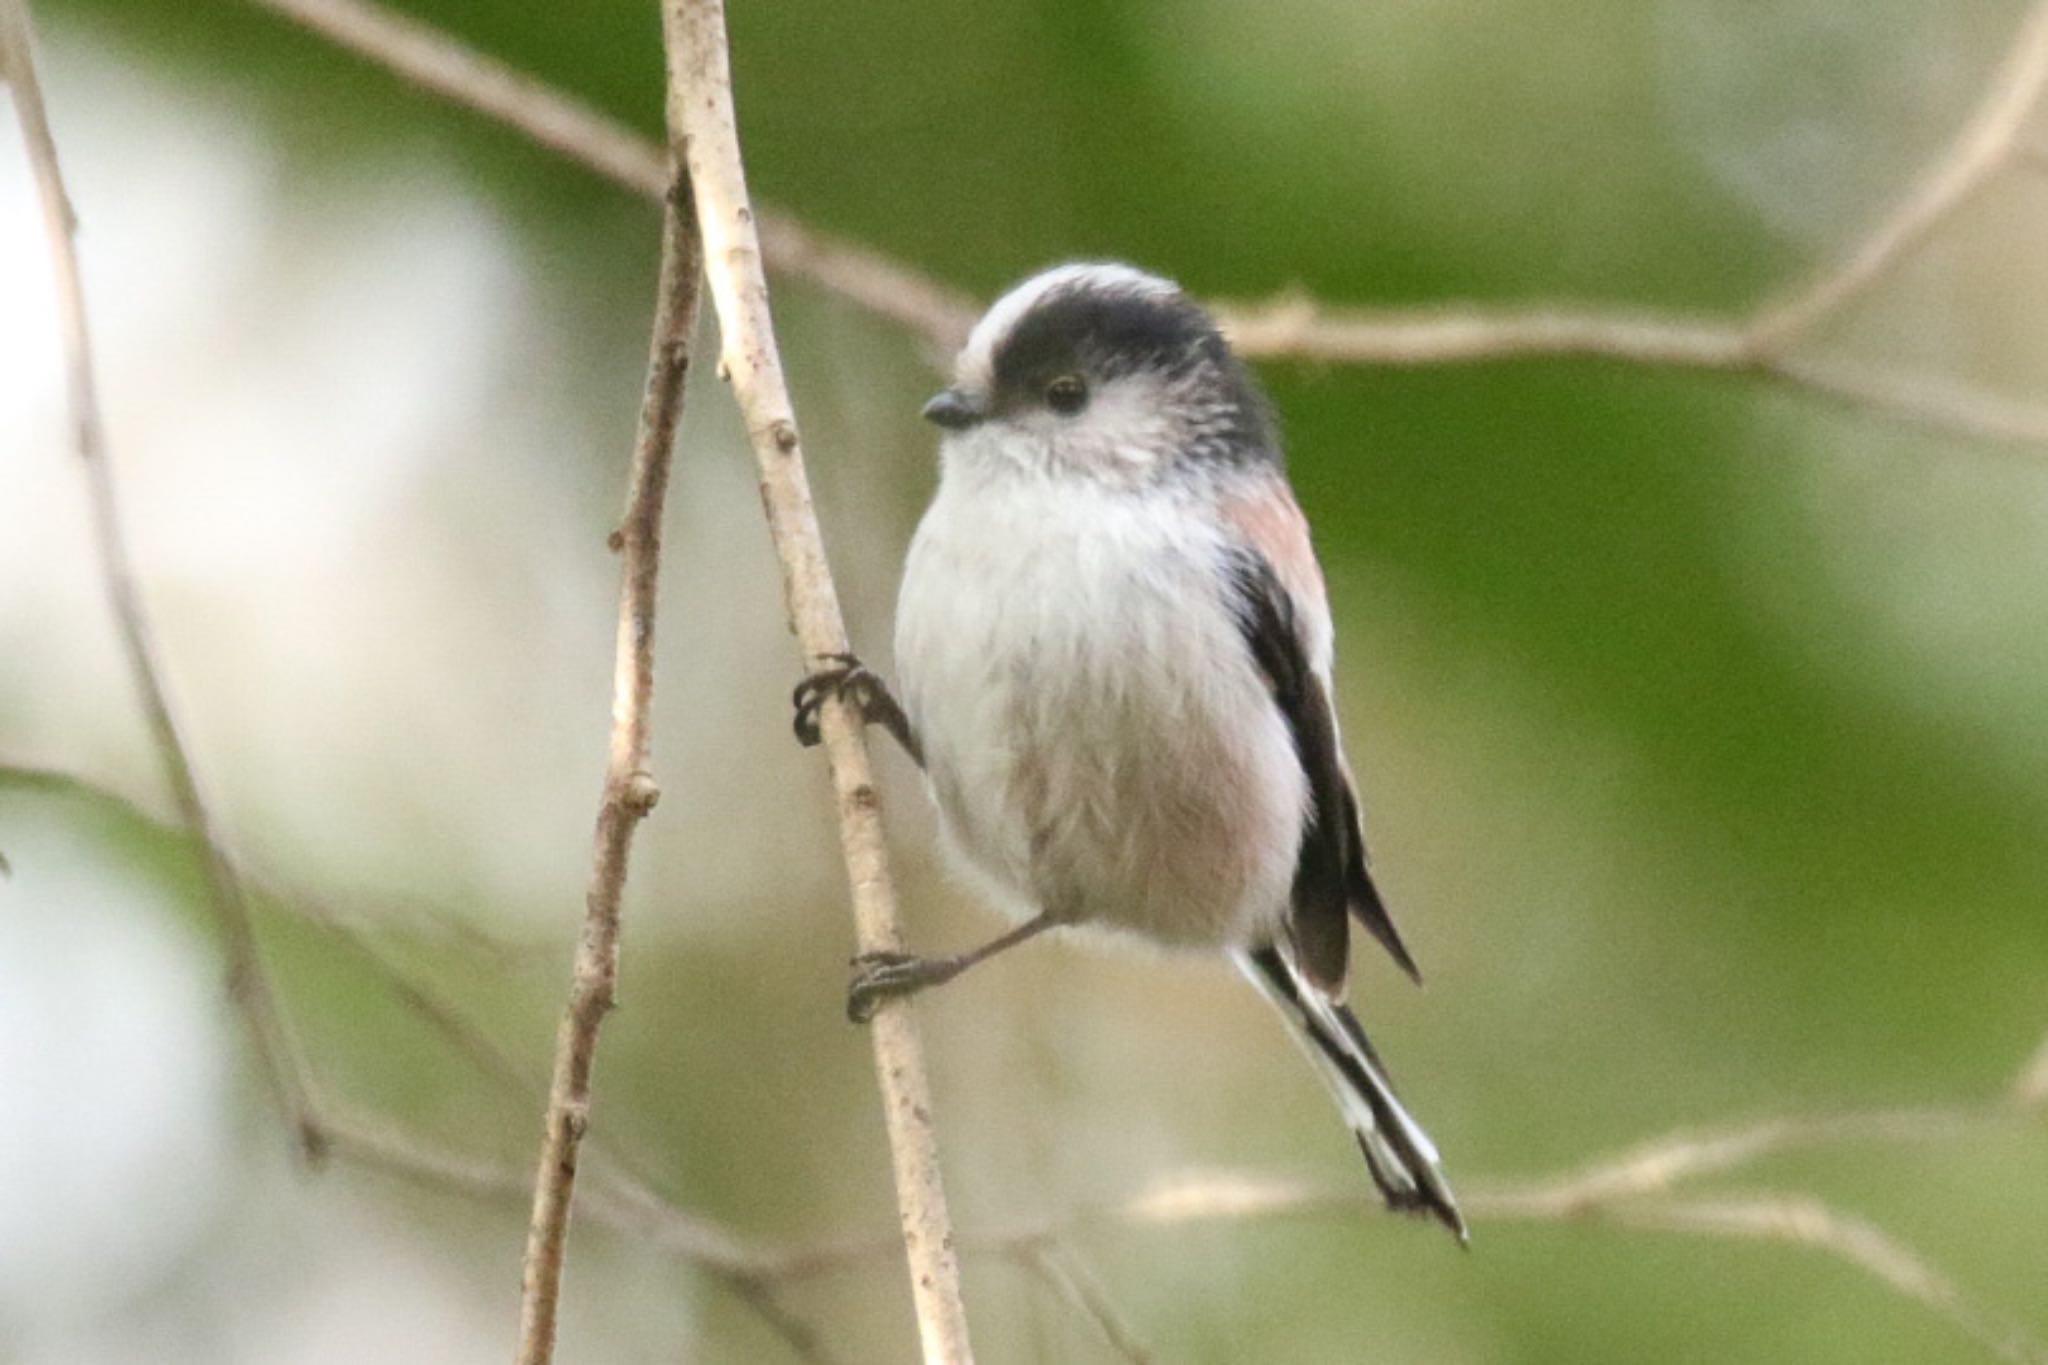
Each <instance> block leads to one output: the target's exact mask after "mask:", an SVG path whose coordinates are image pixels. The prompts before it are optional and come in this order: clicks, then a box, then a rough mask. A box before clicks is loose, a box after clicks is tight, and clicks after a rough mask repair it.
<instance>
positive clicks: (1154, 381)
mask: <svg viewBox="0 0 2048 1365" xmlns="http://www.w3.org/2000/svg"><path fill="white" fill-rule="evenodd" d="M924 415H925V417H926V418H927V419H928V420H930V421H932V422H933V423H935V424H937V425H938V426H940V427H942V428H944V429H945V431H946V436H945V438H944V441H943V442H942V448H943V453H944V456H945V459H946V461H947V463H948V465H949V467H950V466H971V467H975V468H977V469H979V470H983V471H986V472H991V473H994V472H998V471H1021V472H1031V473H1038V474H1043V475H1049V476H1054V477H1061V476H1079V477H1086V478H1092V479H1097V480H1102V481H1105V482H1109V483H1113V484H1120V485H1143V484H1147V483H1150V482H1153V481H1155V480H1157V479H1159V478H1162V477H1167V476H1169V475H1170V474H1171V472H1172V471H1175V470H1184V469H1187V468H1189V467H1232V468H1238V467H1243V466H1245V465H1247V464H1257V463H1262V462H1263V463H1271V462H1273V461H1276V460H1277V459H1278V444H1277V442H1276V440H1275V437H1274V431H1273V422H1272V418H1271V416H1270V411H1269V409H1268V407H1267V404H1266V400H1265V396H1264V395H1263V394H1262V393H1261V392H1260V391H1259V388H1258V385H1257V382H1256V381H1255V380H1253V378H1252V377H1251V375H1250V373H1249V372H1248V371H1247V370H1246V369H1245V368H1244V366H1243V365H1242V364H1241V363H1239V361H1238V360H1237V358H1236V357H1235V356H1234V355H1233V354H1232V353H1231V350H1230V347H1229V345H1228V343H1226V342H1225V341H1224V339H1223V337H1222V334H1221V333H1219V332H1218V331H1217V329H1216V324H1215V322H1214V321H1213V320H1211V318H1210V317H1209V315H1208V314H1207V313H1206V312H1204V311H1203V310H1202V308H1201V306H1200V305H1198V304H1197V303H1195V302H1194V300H1192V299H1190V298H1189V297H1188V296H1187V295H1186V294H1185V293H1183V292H1182V290H1181V288H1180V286H1179V285H1177V284H1175V283H1173V281H1171V280H1166V279H1161V278H1160V277H1159V276H1156V275H1148V274H1146V273H1145V272H1143V271H1141V270H1138V269H1135V268H1134V267H1131V266H1128V265H1119V264H1111V263H1075V264H1068V265H1061V266H1056V267H1054V268H1052V269H1050V270H1046V271H1043V272H1041V273H1040V274H1037V275H1034V276H1032V277H1031V278H1030V279H1028V280H1025V281H1024V282H1023V283H1022V284H1019V285H1017V286H1016V287H1015V288H1013V289H1011V290H1010V291H1009V292H1008V293H1006V294H1004V295H1003V296H1002V298H1000V299H998V300H997V301H996V303H995V305H994V306H993V307H991V308H990V309H989V310H988V312H987V314H986V315H984V316H983V317H982V319H981V321H980V322H978V323H977V324H976V325H975V328H974V331H973V332H972V333H971V334H970V335H969V337H968V339H967V344H966V346H965V347H963V348H962V350H961V352H960V356H959V359H958V361H957V362H956V363H955V366H954V372H953V382H952V384H951V385H950V386H949V387H947V388H946V389H944V390H942V391H941V392H940V393H939V394H938V395H937V396H936V397H934V398H933V399H932V400H931V402H929V403H928V404H926V405H925V409H924Z"/></svg>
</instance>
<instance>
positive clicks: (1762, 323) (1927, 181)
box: [1749, 4, 2048, 350]
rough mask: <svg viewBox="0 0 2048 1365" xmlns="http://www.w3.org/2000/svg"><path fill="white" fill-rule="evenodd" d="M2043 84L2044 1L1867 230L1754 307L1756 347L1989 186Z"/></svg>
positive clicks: (1920, 238) (1796, 331)
mask: <svg viewBox="0 0 2048 1365" xmlns="http://www.w3.org/2000/svg"><path fill="white" fill-rule="evenodd" d="M2044 87H2048V4H2036V5H2035V6H2034V7H2033V8H2032V9H2031V10H2030V11H2028V13H2027V16H2026V18H2025V19H2023V20H2021V22H2020V25H2019V28H2018V29H2017V30H2016V31H2015V33H2014V34H2013V38H2012V42H2011V44H2010V46H2009V47H2008V48H2007V50H2006V55H2005V57H2004V59H2003V60H2002V61H2001V62H2000V64H1999V68H1998V70H1997V71H1996V72H1995V73H1994V74H1993V76H1992V78H1991V82H1990V86H1989V89H1988V91H1987V93H1986V94H1985V96H1984V98H1983V99H1982V100H1981V101H1980V102H1979V103H1978V106H1977V109H1976V112H1975V113H1974V114H1972V115H1971V117H1970V119H1969V121H1968V122H1967V123H1965V124H1964V125H1963V128H1962V130H1961V131H1960V132H1959V133H1957V135H1956V137H1955V139H1954V140H1953V141H1952V142H1951V143H1950V144H1949V147H1948V150H1947V151H1946V152H1944V153H1943V154H1942V155H1941V156H1940V157H1939V158H1937V159H1936V161H1935V162H1934V164H1933V165H1932V166H1930V167H1928V169H1927V170H1926V172H1925V173H1924V174H1923V175H1922V176H1921V177H1920V180H1919V181H1918V183H1916V184H1915V185H1914V186H1913V187H1912V188H1911V189H1910V190H1909V191H1908V192H1907V194H1906V196H1905V197H1904V198H1903V199H1902V200H1901V201H1900V202H1899V204H1898V206H1897V207H1896V208H1894V209H1893V210H1892V212H1891V213H1890V214H1888V215H1887V216H1886V217H1885V218H1884V220H1883V221H1882V222H1880V223H1879V224H1878V225H1877V227H1876V228H1875V229H1873V230H1872V231H1871V232H1870V233H1869V235H1867V236H1866V237H1865V238H1864V239H1863V240H1862V241H1861V242H1859V243H1858V244H1857V245H1856V247H1855V248H1854V249H1853V250H1851V251H1850V253H1849V254H1848V256H1847V257H1845V258H1844V259H1843V260H1842V261H1841V262H1840V263H1839V264H1837V265H1836V266H1834V267H1833V268H1832V269H1830V270H1827V271H1825V272H1823V273H1822V274H1820V275H1819V276H1817V277H1816V278H1815V279H1813V280H1812V281H1810V282H1809V283H1807V284H1806V285H1804V286H1802V287H1800V288H1798V289H1795V290H1793V291H1792V292H1791V293H1790V294H1789V295H1787V296H1786V297H1785V298H1783V299H1781V300H1780V301H1778V302H1776V303H1772V304H1769V305H1766V306H1765V307H1764V308H1762V309H1760V310H1758V313H1757V316H1756V319H1755V321H1754V322H1752V323H1751V324H1750V328H1749V330H1750V334H1751V336H1752V338H1753V339H1754V340H1755V342H1756V343H1757V345H1758V347H1759V348H1760V349H1763V350H1779V349H1782V348H1783V347H1785V346H1787V345H1790V344H1791V343H1792V342H1793V341H1795V340H1797V339H1799V338H1802V337H1805V336H1807V335H1809V334H1811V333H1812V331H1813V329H1814V328H1815V327H1816V326H1818V325H1819V324H1821V323H1823V322H1825V321H1826V320H1827V319H1828V318H1830V317H1832V316H1833V315H1834V314H1836V313H1838V312H1840V311H1841V309H1842V308H1843V306H1844V305H1846V304H1848V303H1849V302H1851V301H1852V300H1854V299H1856V298H1857V297H1859V296H1861V295H1863V294H1865V293H1867V292H1868V291H1869V290H1870V288H1871V286H1872V285H1874V284H1876V283H1878V282H1879V281H1880V280H1882V279H1883V278H1884V277H1885V276H1887V275H1889V274H1890V273H1891V272H1892V271H1893V270H1895V269H1896V268H1897V267H1898V266H1899V264H1900V262H1902V261H1903V260H1905V258H1906V257H1907V256H1908V255H1909V254H1910V253H1911V252H1912V251H1913V250H1914V249H1915V248H1916V247H1918V246H1919V245H1920V244H1921V243H1922V242H1924V241H1926V240H1927V237H1928V235H1929V234H1930V233H1932V232H1933V231H1934V229H1935V228H1936V227H1938V226H1939V225H1940V224H1941V223H1943V222H1945V221H1946V220H1947V219H1948V217H1949V216H1950V215H1951V214H1953V213H1954V212H1955V211H1956V210H1957V209H1958V208H1960V207H1961V206H1962V205H1963V204H1964V203H1965V202H1967V201H1968V200H1969V199H1970V198H1971V196H1973V195H1974V194H1976V193H1977V191H1978V190H1980V189H1982V188H1983V187H1984V186H1985V185H1986V184H1988V183H1990V180H1991V178H1992V176H1993V175H1995V174H1997V173H1998V172H1999V171H2001V170H2003V169H2004V168H2005V167H2006V166H2008V165H2010V164H2011V163H2012V161H2013V160H2014V158H2015V157H2016V156H2017V155H2019V154H2020V153H2021V152H2022V151H2023V150H2024V146H2025V144H2024V143H2023V142H2022V141H2021V138H2022V135H2023V134H2024V133H2025V131H2026V127H2027V116H2028V115H2029V114H2030V113H2032V112H2033V110H2034V108H2035V107H2036V106H2037V105H2039V104H2040V102H2041V91H2042V89H2043V88H2044Z"/></svg>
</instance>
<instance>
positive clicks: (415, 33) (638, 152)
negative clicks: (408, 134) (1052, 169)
mask: <svg viewBox="0 0 2048 1365" xmlns="http://www.w3.org/2000/svg"><path fill="white" fill-rule="evenodd" d="M250 3H252V4H255V5H257V6H258V7H260V8H262V9H267V10H269V11H271V12H272V13H275V14H279V15H282V16H284V17H285V18H287V19H291V20H293V21H295V22H297V23H299V24H302V25H304V26H305V27H307V28H309V29H312V30H313V31H314V32H315V33H318V34H320V35H321V36H322V37H325V38H327V39H329V40H330V41H332V42H334V43H335V44H337V45H339V46H341V47H344V48H347V49H348V50H349V51H351V52H354V53H356V54H357V55H358V56H361V57H363V58H366V59H367V60H369V61H372V62H375V63H377V64H378V65H380V66H382V67H384V68H386V69H387V70H389V71H391V72H392V73H393V74H395V75H397V76H398V77H399V78H400V79H402V80H405V81H408V82H410V83H412V84H413V85H416V86H418V87H420V88H421V89H423V90H426V91H429V92H431V93H433V94H436V95H440V96H442V97H443V98H445V99H449V100H453V101H454V102H455V103H457V104H461V105H465V106H467V107H468V108H470V109H472V110H474V111H476V112H477V113H479V114H482V115H483V116H484V117H485V118H488V119H491V120H493V121H495V122H498V123H502V124H504V125H506V126H507V127H509V128H514V129H516V130H518V131H519V132H521V133H524V134H525V135H526V136H527V137H529V138H531V139H532V140H533V141H534V142H536V143H539V144H540V145H541V146H543V147H546V148H548V149H549V150H550V151H554V152H557V153H560V154H561V155H563V156H565V157H567V158H569V159H570V160H572V161H575V162H578V163H580V164H581V165H583V166H584V167H586V168H588V169H589V170H592V171H594V172H596V173H597V174H598V175H601V176H603V177H604V178H605V179H607V180H610V181H612V182H613V183H614V184H617V185H620V186H622V187H623V188H625V189H628V190H631V191H632V192H633V193H635V194H638V195H640V196H642V197H643V198H646V199H654V200H659V199H660V198H661V196H662V195H663V194H664V193H665V192H666V191H667V188H668V156H667V154H666V153H665V152H664V151H663V150H662V148H661V145H660V144H659V143H657V142H655V141H654V140H653V139H651V138H646V137H642V136H641V135H640V134H639V133H637V132H635V131H633V129H631V128H629V127H627V126H626V125H625V124H623V123H620V122H619V121H618V120H617V119H614V118H610V117H608V116H607V115H605V114H602V113H599V112H598V111H597V110H595V109H593V108H591V107H590V106H589V105H587V104H584V103H583V102H581V101H579V100H576V99H573V98H571V97H570V96H568V95H566V94H563V93H562V92H561V91H559V90H556V89H554V88H553V87H552V86H549V85H547V84H545V83H543V82H541V81H537V80H535V79H534V78H533V77H531V76H528V75H526V74H524V73H523V72H520V71H516V70H514V69H513V68H511V67H509V66H507V65H505V64H504V63H503V62H500V61H498V60H496V59H495V58H492V57H488V56H486V55H484V54H483V53H481V52H478V51H477V50H476V49H475V48H472V47H469V46H468V45H466V44H464V43H462V42H460V41H459V40H457V39H456V38H454V37H452V36H451V35H449V34H447V33H444V32H442V31H441V30H439V29H436V28H434V27H432V26H431V25H428V24H423V23H421V22H420V21H418V20H416V19H412V18H409V17H407V16H405V15H402V14H398V13H396V12H394V11H392V10H389V9H386V8H384V7H383V6H381V5H378V4H375V3H374V2H373V0H250ZM760 233H761V249H762V251H763V252H764V253H765V255H766V257H767V261H768V265H769V267H770V268H771V269H773V270H776V271H779V272H781V273H783V274H787V275H789V276H791V277H793V278H796V279H801V280H806V281H809V282H810V283H812V284H815V285H816V286H818V287H819V288H820V289H823V290H825V291H827V292H829V293H832V294H836V295H838V296H840V297H841V298H844V299H846V300H847V301H848V302H850V303H853V304H855V305H857V306H858V307H860V308H862V309H865V310H866V311H868V312H870V313H873V314H874V315H875V316H877V317H882V318H887V319H889V320H890V321H892V322H895V323H897V324H899V325H901V326H903V327H905V328H908V329H909V330H911V331H912V332H915V333H918V334H919V335H922V336H924V337H926V338H927V339H928V340H930V342H931V343H932V345H933V346H934V347H936V348H938V349H941V350H948V351H950V350H951V349H952V348H954V347H955V346H957V345H958V344H959V343H960V341H961V340H962V339H964V338H965V337H966V335H967V329H968V328H969V327H970V326H972V325H973V322H974V316H975V313H976V312H977V311H978V310H977V308H976V305H975V301H974V300H973V299H971V298H969V297H967V296H966V295H964V294H961V293H960V292H959V291H957V290H954V289H949V288H947V287H946V286H944V285H942V284H940V283H938V281H936V280H934V279H932V278H931V277H930V276H929V275H926V274H924V273H923V272H921V271H918V270H915V269H912V268H911V267H909V266H906V265H903V264H902V263H900V262H897V261H894V260H891V259H889V258H888V257H886V256H884V255H882V254H881V253H880V252H876V251H871V250H869V249H868V248H866V247H863V246H859V245H857V244H855V243H852V242H847V241H843V240H841V239H838V238H835V237H832V236H830V235H828V234H826V233H822V232H819V231H817V230H816V229H814V228H808V227H805V226H804V225H802V224H801V223H798V222H797V221H796V220H795V219H793V218H791V217H789V216H788V215H787V214H781V213H777V212H775V211H774V210H772V209H765V208H764V209H762V210H761V211H760Z"/></svg>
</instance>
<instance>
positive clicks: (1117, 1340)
mask: <svg viewBox="0 0 2048 1365" xmlns="http://www.w3.org/2000/svg"><path fill="white" fill-rule="evenodd" d="M1015 1259H1016V1260H1017V1262H1018V1263H1019V1264H1020V1265H1022V1266H1023V1267H1024V1268H1025V1269H1026V1270H1029V1271H1030V1272H1031V1273H1032V1274H1033V1275H1036V1276H1037V1277H1038V1279H1039V1280H1040V1281H1041V1282H1042V1283H1044V1284H1045V1286H1046V1287H1047V1288H1048V1289H1051V1290H1052V1291H1053V1292H1054V1293H1055V1294H1057V1295H1059V1296H1060V1297H1061V1298H1062V1299H1065V1300H1066V1301H1067V1304H1068V1306H1069V1307H1071V1308H1072V1309H1073V1310H1074V1311H1075V1312H1076V1313H1078V1314H1080V1315H1081V1316H1082V1317H1084V1318H1086V1319H1087V1320H1088V1321H1089V1322H1091V1323H1093V1324H1095V1330H1096V1331H1097V1332H1099V1333H1101V1334H1102V1341H1103V1344H1104V1345H1106V1346H1108V1347H1109V1349H1110V1350H1111V1351H1112V1352H1113V1353H1114V1354H1115V1355H1116V1357H1117V1358H1118V1359H1119V1360H1122V1361H1125V1362H1127V1365H1151V1362H1152V1360H1153V1359H1154V1357H1153V1355H1152V1351H1151V1349H1150V1348H1149V1347H1147V1346H1146V1345H1145V1343H1144V1342H1142V1341H1140V1340H1139V1339H1138V1334H1137V1332H1136V1330H1135V1329H1134V1328H1132V1327H1131V1325H1130V1324H1129V1323H1127V1322H1125V1321H1124V1319H1123V1314H1122V1313H1120V1312H1118V1311H1117V1307H1116V1304H1115V1303H1114V1302H1112V1301H1111V1299H1110V1297H1109V1294H1108V1293H1107V1292H1106V1291H1105V1290H1104V1289H1103V1288H1102V1286H1101V1285H1099V1284H1097V1283H1096V1282H1095V1277H1094V1276H1092V1275H1090V1274H1088V1273H1087V1272H1086V1271H1084V1270H1083V1269H1081V1267H1080V1266H1078V1265H1075V1264H1074V1262H1073V1259H1072V1258H1071V1257H1069V1256H1067V1255H1065V1254H1064V1253H1062V1252H1061V1251H1060V1250H1059V1249H1058V1248H1057V1247H1054V1246H1051V1245H1049V1244H1047V1243H1043V1242H1027V1243H1025V1244H1024V1245H1023V1246H1021V1247H1019V1248H1018V1249H1017V1254H1016V1256H1015Z"/></svg>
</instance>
